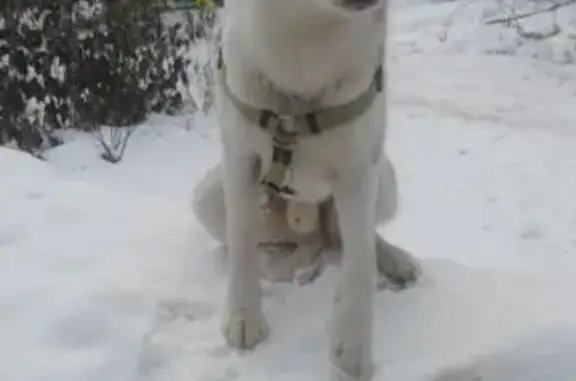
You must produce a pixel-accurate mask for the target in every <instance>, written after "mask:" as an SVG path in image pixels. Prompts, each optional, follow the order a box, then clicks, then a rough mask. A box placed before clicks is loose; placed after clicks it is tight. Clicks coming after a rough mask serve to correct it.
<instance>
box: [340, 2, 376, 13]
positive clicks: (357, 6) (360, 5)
mask: <svg viewBox="0 0 576 381" xmlns="http://www.w3.org/2000/svg"><path fill="white" fill-rule="evenodd" d="M379 2H380V1H379V0H340V3H341V5H342V7H343V8H345V9H350V10H358V11H361V10H364V9H366V8H370V7H373V6H375V5H378V3H379Z"/></svg>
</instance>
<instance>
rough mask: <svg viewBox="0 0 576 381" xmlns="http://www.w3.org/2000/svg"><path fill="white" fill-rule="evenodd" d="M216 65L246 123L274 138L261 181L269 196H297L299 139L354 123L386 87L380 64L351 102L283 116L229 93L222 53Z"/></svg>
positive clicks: (226, 91)
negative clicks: (294, 185)
mask: <svg viewBox="0 0 576 381" xmlns="http://www.w3.org/2000/svg"><path fill="white" fill-rule="evenodd" d="M217 66H218V72H219V76H220V80H221V83H222V85H223V86H224V91H225V93H226V96H227V97H228V98H229V99H230V100H231V101H232V103H234V105H235V107H236V108H237V109H238V110H239V111H240V112H241V113H242V115H243V116H244V117H245V118H246V119H247V120H249V121H250V122H252V123H253V124H256V125H258V126H260V128H262V129H263V130H266V131H269V132H270V134H271V135H272V164H271V166H270V168H269V169H268V171H267V172H266V173H264V174H263V175H262V176H261V178H260V184H261V185H262V186H263V188H264V189H263V190H264V192H265V193H266V194H267V195H268V196H275V195H281V194H287V195H294V194H295V193H296V192H295V190H294V189H292V188H291V187H290V186H289V184H290V181H291V177H292V170H291V166H292V159H293V151H294V146H295V145H296V144H297V142H298V139H299V138H302V137H310V136H315V135H319V134H321V133H322V132H325V131H330V130H332V129H335V128H336V127H339V126H342V125H345V124H348V123H351V122H352V121H354V120H355V119H356V118H358V117H360V116H361V115H363V114H364V113H365V112H367V111H368V110H369V109H370V107H371V106H372V104H373V103H374V100H375V99H376V97H377V96H378V93H380V92H382V91H383V85H384V84H383V68H382V65H381V64H380V65H378V67H377V69H376V71H375V73H374V77H373V80H372V82H371V83H370V86H369V87H368V89H367V90H366V91H364V92H363V93H362V94H360V95H359V96H358V97H357V98H355V99H353V100H352V101H350V102H348V103H345V104H341V105H335V106H326V107H324V108H322V109H319V110H316V111H314V112H310V113H307V114H291V115H290V114H281V113H279V112H276V111H274V110H269V109H259V108H255V107H253V106H251V105H248V104H246V103H245V102H243V101H241V100H240V99H239V98H238V97H237V96H236V95H235V94H233V93H232V91H230V88H229V87H228V85H227V84H226V68H225V65H224V60H223V58H222V51H221V50H220V51H219V55H218V65H217Z"/></svg>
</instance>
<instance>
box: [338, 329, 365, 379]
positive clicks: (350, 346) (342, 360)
mask: <svg viewBox="0 0 576 381" xmlns="http://www.w3.org/2000/svg"><path fill="white" fill-rule="evenodd" d="M331 341H332V343H331V348H330V350H331V356H332V358H331V365H332V369H331V381H370V380H371V379H372V374H373V371H374V370H373V365H372V358H371V355H370V353H371V352H370V351H367V350H366V348H365V344H363V343H361V342H358V341H356V340H344V339H342V338H340V337H338V336H334V337H332V340H331Z"/></svg>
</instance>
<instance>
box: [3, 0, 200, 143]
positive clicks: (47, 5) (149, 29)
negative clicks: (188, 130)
mask: <svg viewBox="0 0 576 381" xmlns="http://www.w3.org/2000/svg"><path fill="white" fill-rule="evenodd" d="M164 9H165V3H164V1H163V0H121V1H116V0H60V1H53V0H35V1H32V0H27V1H26V0H19V1H15V0H5V1H4V2H3V5H0V144H3V143H7V142H10V141H15V142H16V143H17V144H18V146H19V147H20V148H22V149H25V150H28V151H36V150H41V149H42V148H45V147H47V146H53V145H54V144H57V139H56V134H55V133H54V132H55V131H56V130H59V129H62V128H67V127H71V126H73V127H78V128H83V129H86V130H96V129H98V128H100V126H102V125H106V126H117V127H123V126H133V125H135V124H137V123H140V122H142V121H143V120H144V119H145V118H146V116H147V114H148V113H150V112H168V113H174V112H177V111H178V110H179V109H180V108H181V107H182V105H183V102H184V99H183V97H184V95H183V93H182V91H181V90H182V88H185V87H187V84H188V78H187V67H188V66H189V65H190V61H191V58H190V57H189V54H188V52H189V46H190V43H191V37H192V36H190V35H189V34H187V33H185V31H184V30H183V28H184V26H183V25H182V24H179V23H177V24H175V25H172V26H169V27H168V26H166V25H165V24H164V23H163V20H162V13H163V11H164Z"/></svg>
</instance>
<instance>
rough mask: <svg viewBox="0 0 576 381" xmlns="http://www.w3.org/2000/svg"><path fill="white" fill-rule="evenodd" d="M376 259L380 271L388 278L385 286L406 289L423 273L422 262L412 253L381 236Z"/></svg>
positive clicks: (384, 283)
mask: <svg viewBox="0 0 576 381" xmlns="http://www.w3.org/2000/svg"><path fill="white" fill-rule="evenodd" d="M376 259H377V262H378V272H379V273H380V275H382V276H384V278H385V280H386V281H385V282H383V283H382V284H383V286H384V287H389V288H392V289H405V288H408V287H410V286H412V285H413V284H415V283H416V282H417V281H418V279H419V278H420V276H421V275H422V268H421V266H420V264H419V263H418V261H417V260H416V259H415V258H414V257H413V256H412V255H411V254H410V253H408V252H407V251H406V250H404V249H402V248H400V247H398V246H395V245H392V244H391V243H389V242H387V241H385V240H384V239H383V238H381V237H379V236H378V240H377V244H376ZM381 288H383V287H381Z"/></svg>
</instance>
